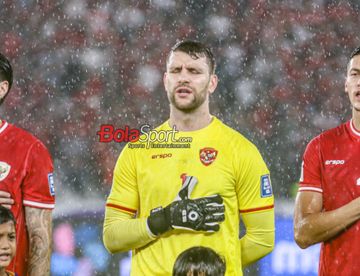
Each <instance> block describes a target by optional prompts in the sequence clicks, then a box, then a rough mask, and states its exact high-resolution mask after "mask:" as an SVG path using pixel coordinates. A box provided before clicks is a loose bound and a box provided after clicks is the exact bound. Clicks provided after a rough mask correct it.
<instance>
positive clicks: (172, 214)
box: [147, 176, 225, 236]
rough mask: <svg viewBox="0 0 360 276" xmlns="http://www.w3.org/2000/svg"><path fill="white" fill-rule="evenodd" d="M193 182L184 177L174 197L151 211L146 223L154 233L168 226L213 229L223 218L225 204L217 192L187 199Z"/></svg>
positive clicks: (218, 227)
mask: <svg viewBox="0 0 360 276" xmlns="http://www.w3.org/2000/svg"><path fill="white" fill-rule="evenodd" d="M196 183H197V179H196V177H194V176H187V177H186V179H185V181H184V184H183V186H182V188H181V190H180V191H179V193H178V195H177V197H176V198H175V200H174V201H173V202H172V203H171V204H169V205H168V206H166V207H165V208H162V207H158V208H156V209H153V210H152V211H151V214H150V216H149V217H148V219H147V225H148V228H149V229H150V231H151V232H152V234H154V235H155V236H157V235H160V234H162V233H165V232H166V231H168V230H170V229H171V228H181V229H187V230H193V231H206V232H215V231H218V230H219V229H220V226H219V223H220V222H222V221H224V220H225V215H224V212H225V206H224V204H223V199H222V198H221V196H220V195H213V196H207V197H200V198H196V199H190V198H189V197H190V194H191V192H192V190H193V189H194V187H195V185H196Z"/></svg>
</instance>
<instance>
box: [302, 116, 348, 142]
mask: <svg viewBox="0 0 360 276" xmlns="http://www.w3.org/2000/svg"><path fill="white" fill-rule="evenodd" d="M347 124H348V122H347V123H343V124H341V125H339V126H337V127H334V128H331V129H328V130H325V131H323V132H322V133H320V134H319V135H317V136H315V137H314V138H313V139H311V140H310V142H309V143H308V146H319V145H325V144H335V143H338V141H339V139H343V138H344V136H347V131H346V128H347Z"/></svg>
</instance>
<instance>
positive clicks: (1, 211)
mask: <svg viewBox="0 0 360 276" xmlns="http://www.w3.org/2000/svg"><path fill="white" fill-rule="evenodd" d="M9 221H12V222H13V223H14V225H16V221H15V218H14V215H13V213H12V212H11V211H10V210H9V209H7V208H5V207H4V206H2V205H0V224H4V223H7V222H9Z"/></svg>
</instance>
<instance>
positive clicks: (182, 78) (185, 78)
mask: <svg viewBox="0 0 360 276" xmlns="http://www.w3.org/2000/svg"><path fill="white" fill-rule="evenodd" d="M178 82H179V83H188V82H189V74H188V73H187V71H186V69H185V66H182V68H181V71H180V72H179V78H178Z"/></svg>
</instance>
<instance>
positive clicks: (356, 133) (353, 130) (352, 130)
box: [350, 119, 360, 138]
mask: <svg viewBox="0 0 360 276" xmlns="http://www.w3.org/2000/svg"><path fill="white" fill-rule="evenodd" d="M350 130H351V132H352V133H353V134H354V135H355V136H357V137H359V138H360V131H358V130H357V129H356V128H355V126H354V123H353V120H352V119H351V120H350Z"/></svg>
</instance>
